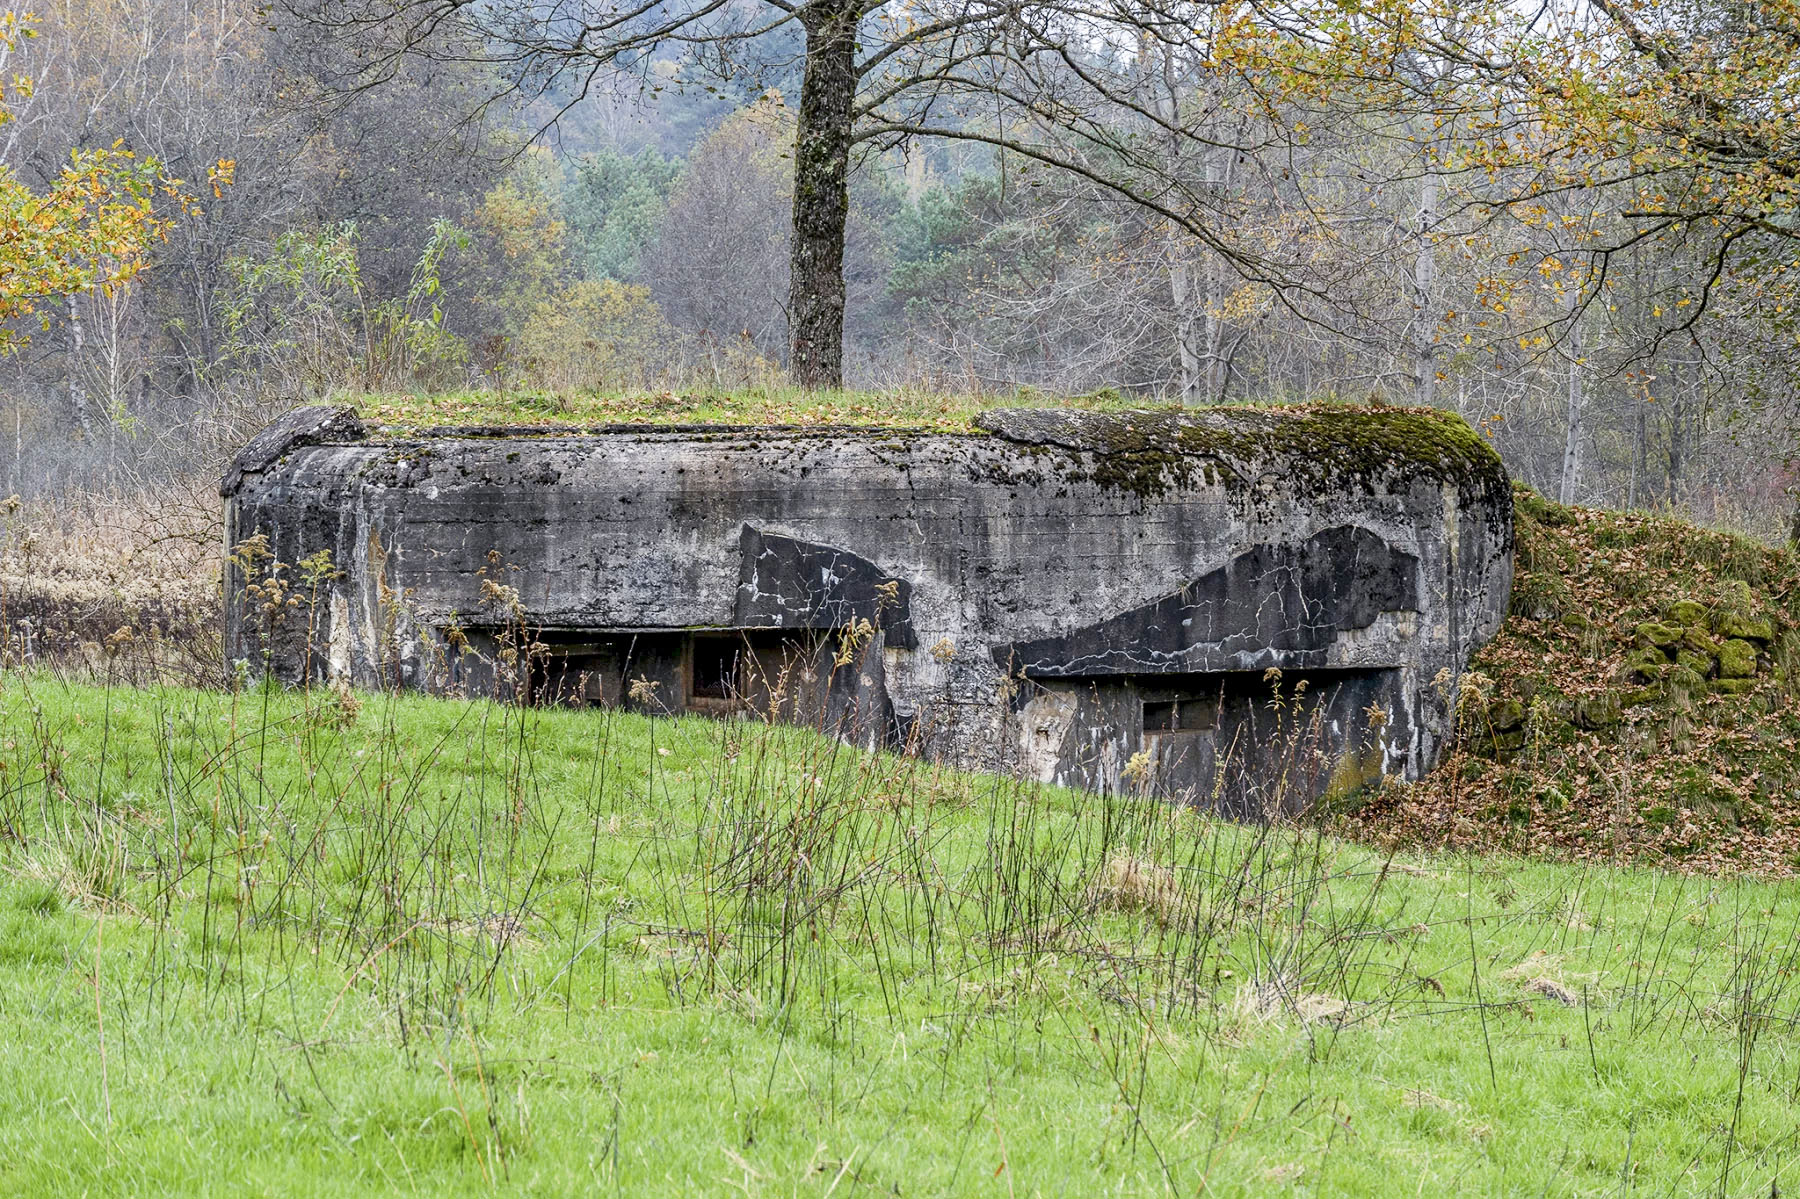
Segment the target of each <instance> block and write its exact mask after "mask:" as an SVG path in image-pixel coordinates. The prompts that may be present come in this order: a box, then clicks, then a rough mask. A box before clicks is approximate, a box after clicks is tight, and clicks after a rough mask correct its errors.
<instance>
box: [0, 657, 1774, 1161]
mask: <svg viewBox="0 0 1800 1199" xmlns="http://www.w3.org/2000/svg"><path fill="white" fill-rule="evenodd" d="M0 682H3V686H0V955H3V956H4V960H5V964H6V969H5V971H4V972H3V973H0V1010H3V1011H4V1012H5V1016H6V1020H7V1022H8V1025H9V1028H8V1034H7V1036H6V1037H5V1038H4V1039H3V1040H0V1188H4V1190H5V1191H7V1192H9V1193H16V1194H73V1193H89V1194H118V1195H145V1194H158V1193H180V1194H203V1193H230V1194H240V1193H267V1194H282V1195H310V1194H321V1195H326V1194H329V1195H338V1194H365V1193H382V1194H386V1193H394V1192H413V1191H416V1192H418V1193H422V1194H448V1193H463V1192H468V1193H478V1192H485V1191H489V1190H498V1191H502V1192H508V1191H510V1192H521V1193H523V1192H529V1193H573V1192H576V1191H581V1192H584V1193H602V1194H612V1193H617V1194H647V1193H666V1194H674V1193H693V1192H705V1193H719V1194H725V1193H734V1192H736V1193H750V1194H767V1195H777V1194H783V1195H785V1194H796V1193H798V1194H818V1195H826V1194H835V1195H849V1194H855V1193H871V1194H873V1193H882V1194H896V1193H897V1194H902V1195H907V1194H912V1195H919V1194H993V1195H1009V1196H1012V1195H1031V1194H1044V1195H1057V1194H1062V1195H1087V1194H1100V1193H1105V1194H1162V1193H1178V1194H1219V1195H1225V1194H1244V1193H1259V1194H1260V1193H1281V1192H1287V1193H1296V1194H1334V1195H1341V1194H1401V1193H1406V1194H1412V1193H1423V1194H1448V1193H1458V1194H1494V1195H1499V1194H1515V1193H1531V1194H1552V1195H1568V1194H1595V1195H1597V1194H1640V1193H1641V1194H1646V1195H1650V1194H1691V1193H1698V1192H1709V1193H1719V1194H1731V1195H1740V1194H1741V1195H1757V1196H1762V1195H1767V1194H1769V1193H1770V1188H1771V1185H1772V1183H1776V1182H1779V1184H1780V1185H1781V1187H1782V1189H1783V1190H1787V1189H1791V1188H1790V1184H1791V1182H1792V1181H1793V1179H1794V1177H1795V1173H1796V1171H1795V1169H1794V1166H1793V1164H1792V1163H1793V1162H1794V1161H1795V1158H1796V1154H1800V1143H1797V1142H1796V1131H1797V1129H1800V1121H1797V1120H1796V1117H1795V1115H1794V1106H1793V1100H1794V1098H1795V1091H1796V1087H1797V1085H1800V1082H1797V1079H1800V1037H1797V1035H1796V1031H1795V1027H1794V1020H1795V1018H1796V1017H1797V1016H1800V987H1797V986H1796V984H1795V982H1794V968H1795V966H1796V964H1800V903H1796V900H1797V899H1800V893H1797V885H1796V884H1794V883H1790V882H1757V881H1747V880H1738V879H1729V878H1708V879H1698V878H1684V877H1679V876H1674V875H1668V874H1660V873H1655V872H1652V871H1648V870H1643V869H1622V868H1613V867H1604V866H1597V865H1596V866H1583V865H1549V864H1536V863H1527V862H1523V861H1518V860H1511V859H1504V858H1490V859H1483V858H1477V857H1470V856H1456V855H1450V854H1445V855H1441V856H1416V857H1405V858H1388V857H1384V856H1382V855H1381V854H1380V853H1379V852H1377V851H1373V850H1370V849H1367V848H1362V847H1357V846H1354V845H1351V844H1347V843H1342V842H1337V841H1334V840H1330V839H1328V838H1325V837H1323V836H1321V835H1320V834H1319V833H1318V832H1316V831H1314V830H1310V829H1306V828H1274V829H1248V828H1241V827H1233V826H1227V825H1221V824H1218V823H1214V822H1211V821H1208V820H1205V819H1201V818H1198V817H1196V816H1194V815H1193V814H1191V813H1188V812H1183V811H1175V810H1172V809H1169V808H1167V807H1164V806H1162V805H1160V804H1154V803H1142V802H1137V801H1133V800H1130V799H1124V798H1119V797H1111V798H1107V797H1099V796H1092V795H1083V794H1075V793H1067V792H1060V791H1044V790H1038V789H1035V788H1030V787H1027V786H1024V785H1021V784H1016V783H1009V782H1002V781H997V780H993V779H988V778H981V777H971V776H964V775H959V774H956V773H954V772H950V771H946V770H937V769H932V768H929V767H925V766H921V765H918V764H913V763H907V762H903V761H899V760H896V759H893V758H888V757H869V756H864V755H861V754H859V753H857V752H855V751H853V750H850V749H847V748H845V747H842V746H840V745H838V744H837V743H835V742H831V741H828V740H825V739H822V738H819V737H816V736H813V735H811V734H809V733H807V732H806V731H804V730H796V729H784V728H770V727H766V726H762V725H759V724H751V723H741V722H734V723H727V722H709V721H704V720H689V719H683V720H661V719H659V720H650V719H647V718H641V717H636V716H630V715H624V714H617V713H598V712H592V713H590V712H550V711H520V710H517V709H509V708H505V707H500V706H496V705H492V704H485V703H464V702H450V701H431V700H423V699H393V698H388V697H371V696H360V697H359V696H354V695H349V694H343V693H335V692H329V691H322V692H314V693H312V694H310V695H296V694H282V693H265V692H261V691H250V692H246V693H241V694H237V695H226V694H217V693H209V692H198V691H185V690H175V689H163V690H146V691H135V690H128V689H123V688H115V689H110V690H109V689H104V688H96V687H87V686H74V685H70V684H64V683H61V682H57V681H54V680H51V679H49V678H46V677H44V676H41V675H39V676H32V675H20V674H16V673H15V674H10V675H6V676H4V677H3V678H0Z"/></svg>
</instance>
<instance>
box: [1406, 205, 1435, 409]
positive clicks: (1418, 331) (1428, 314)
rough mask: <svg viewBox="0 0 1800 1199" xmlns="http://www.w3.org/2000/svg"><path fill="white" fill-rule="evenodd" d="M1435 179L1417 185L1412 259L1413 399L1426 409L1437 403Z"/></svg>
mask: <svg viewBox="0 0 1800 1199" xmlns="http://www.w3.org/2000/svg"><path fill="white" fill-rule="evenodd" d="M1437 192H1438V183H1437V176H1435V175H1426V176H1425V179H1424V181H1423V182H1422V183H1421V184H1420V186H1419V216H1418V227H1419V253H1418V256H1417V257H1416V258H1414V259H1413V278H1412V289H1413V378H1414V383H1413V396H1414V398H1415V399H1416V400H1417V401H1418V402H1419V404H1421V405H1422V406H1424V407H1426V408H1430V407H1432V406H1434V405H1435V404H1436V403H1437V341H1436V337H1437V321H1436V319H1435V318H1434V314H1433V312H1432V308H1431V293H1432V290H1433V288H1434V287H1435V286H1436V284H1437V258H1436V257H1435V256H1434V255H1433V254H1432V245H1431V231H1432V229H1433V228H1434V227H1435V226H1436V224H1437Z"/></svg>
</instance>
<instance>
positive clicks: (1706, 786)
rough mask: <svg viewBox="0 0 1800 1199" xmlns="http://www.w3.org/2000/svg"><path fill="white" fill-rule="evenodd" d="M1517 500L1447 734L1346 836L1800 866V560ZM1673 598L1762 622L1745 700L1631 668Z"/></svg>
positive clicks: (1354, 818) (1730, 541) (1682, 861)
mask: <svg viewBox="0 0 1800 1199" xmlns="http://www.w3.org/2000/svg"><path fill="white" fill-rule="evenodd" d="M1515 499H1516V508H1517V513H1518V538H1519V544H1518V569H1517V577H1516V580H1515V583H1514V588H1513V598H1512V607H1511V612H1510V614H1509V616H1508V618H1507V620H1506V623H1505V624H1504V626H1503V627H1502V629H1501V631H1500V633H1499V635H1498V636H1497V637H1496V638H1495V639H1494V641H1493V642H1492V643H1490V644H1489V645H1488V646H1486V647H1485V648H1484V649H1482V650H1481V651H1480V652H1479V653H1478V654H1477V655H1476V656H1475V659H1474V661H1473V663H1472V664H1471V671H1470V673H1469V674H1468V675H1466V676H1465V678H1464V680H1463V683H1462V687H1461V694H1460V696H1459V701H1458V702H1459V713H1460V717H1459V728H1460V732H1459V736H1458V738H1457V741H1456V744H1455V745H1454V746H1453V748H1452V750H1451V752H1450V753H1449V755H1448V758H1447V760H1446V761H1445V762H1444V764H1443V765H1442V766H1440V768H1439V769H1438V770H1437V771H1436V772H1434V773H1433V774H1432V775H1431V776H1430V777H1429V778H1427V779H1425V780H1424V781H1422V782H1420V783H1418V784H1416V785H1412V786H1394V785H1390V786H1388V787H1386V788H1384V789H1383V790H1382V791H1381V792H1380V793H1379V794H1377V795H1376V796H1374V797H1373V798H1372V799H1370V801H1369V802H1367V803H1366V804H1364V805H1363V806H1362V807H1361V808H1360V809H1358V810H1357V811H1355V812H1352V813H1350V814H1348V815H1347V816H1345V817H1343V819H1344V820H1345V822H1346V824H1347V826H1348V831H1350V832H1351V833H1352V834H1353V835H1357V836H1360V837H1364V838H1368V839H1371V840H1374V841H1376V842H1378V843H1381V844H1385V845H1392V846H1407V847H1434V848H1435V847H1450V848H1471V849H1495V848H1500V849H1506V850H1510V851H1514V852H1521V853H1529V854H1534V855H1548V856H1552V857H1557V858H1566V859H1580V860H1596V861H1639V862H1646V863H1653V864H1656V865H1660V866H1664V867H1671V868H1675V869H1680V870H1684V871H1707V872H1713V871H1737V872H1749V873H1755V874H1762V875H1788V874H1793V873H1795V872H1796V871H1797V870H1800V753H1797V752H1796V749H1797V740H1800V715H1797V711H1796V704H1795V699H1796V690H1797V688H1796V671H1797V670H1800V560H1797V559H1796V557H1795V555H1793V554H1791V553H1788V552H1786V551H1783V550H1776V549H1771V548H1769V547H1768V546H1765V545H1761V544H1758V543H1756V542H1753V541H1749V540H1747V539H1745V538H1741V537H1735V536H1732V535H1729V534H1724V533H1716V532H1712V531H1709V530H1705V529H1701V528H1697V527H1695V526H1693V525H1691V524H1688V523H1686V522H1683V521H1680V520H1677V519H1674V518H1671V517H1666V516H1656V515H1648V514H1643V513H1622V512H1607V511H1596V510H1590V509H1582V508H1566V507H1562V506H1560V505H1557V504H1552V503H1549V502H1547V501H1545V500H1543V499H1542V498H1541V497H1539V496H1537V495H1536V494H1535V493H1532V492H1530V491H1528V490H1526V489H1524V488H1520V489H1518V491H1517V494H1516V496H1515ZM1682 601H1690V602H1691V603H1693V604H1698V605H1700V606H1701V608H1703V609H1704V610H1705V612H1706V613H1707V616H1706V620H1707V621H1709V622H1711V623H1712V625H1714V626H1715V627H1716V626H1717V625H1718V624H1719V623H1720V622H1721V621H1722V620H1723V619H1724V615H1725V614H1727V613H1730V614H1734V615H1736V616H1738V617H1742V618H1749V619H1756V620H1766V621H1767V622H1768V623H1769V624H1770V625H1771V626H1772V628H1773V633H1774V635H1773V637H1772V638H1770V639H1769V640H1768V642H1767V643H1766V644H1764V645H1762V646H1761V647H1760V648H1761V651H1762V652H1761V653H1760V654H1759V656H1758V669H1757V674H1756V676H1755V678H1754V679H1752V680H1750V681H1749V682H1748V683H1746V684H1743V685H1742V687H1743V690H1742V693H1737V694H1733V693H1727V689H1728V688H1732V687H1737V686H1739V685H1738V684H1734V683H1731V682H1729V681H1724V682H1722V681H1720V680H1718V679H1717V678H1712V677H1707V678H1699V679H1696V677H1694V676H1688V675H1682V674H1679V673H1678V672H1677V671H1676V668H1675V666H1674V665H1673V664H1671V665H1669V666H1667V667H1664V668H1660V670H1661V676H1662V677H1661V678H1660V679H1649V680H1647V679H1646V677H1645V676H1644V675H1642V674H1637V675H1634V674H1633V668H1634V665H1635V664H1636V663H1635V661H1634V655H1641V654H1642V652H1643V650H1644V647H1645V637H1644V636H1643V635H1642V634H1641V633H1640V629H1639V626H1640V625H1642V624H1644V623H1645V622H1666V621H1668V620H1669V613H1670V611H1671V608H1672V607H1674V606H1675V605H1677V604H1679V603H1681V602H1682ZM1677 611H1680V610H1679V609H1677ZM1687 611H1688V612H1690V613H1691V612H1693V611H1695V609H1692V608H1690V609H1688V610H1687ZM1716 672H1717V662H1716V660H1715V661H1714V670H1713V671H1712V672H1710V673H1714V674H1716ZM1515 721H1516V722H1517V723H1516V724H1515ZM1501 725H1505V726H1510V727H1508V728H1505V729H1501V728H1500V727H1499V726H1501ZM1521 741H1522V742H1523V744H1518V742H1521Z"/></svg>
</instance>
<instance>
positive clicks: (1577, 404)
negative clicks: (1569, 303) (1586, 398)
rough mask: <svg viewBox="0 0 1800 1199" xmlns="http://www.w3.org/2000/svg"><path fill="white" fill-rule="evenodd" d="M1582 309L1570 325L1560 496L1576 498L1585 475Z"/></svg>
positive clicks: (1567, 501) (1567, 500)
mask: <svg viewBox="0 0 1800 1199" xmlns="http://www.w3.org/2000/svg"><path fill="white" fill-rule="evenodd" d="M1582 365H1583V364H1582V361H1581V313H1580V312H1579V311H1577V312H1576V313H1575V315H1574V317H1573V318H1572V323H1571V324H1570V326H1569V436H1568V440H1567V441H1566V442H1564V443H1563V461H1562V487H1561V488H1560V489H1559V490H1558V493H1557V499H1559V500H1560V501H1561V502H1562V503H1565V504H1573V503H1574V502H1575V485H1576V484H1577V483H1578V482H1579V481H1580V479H1581V372H1582Z"/></svg>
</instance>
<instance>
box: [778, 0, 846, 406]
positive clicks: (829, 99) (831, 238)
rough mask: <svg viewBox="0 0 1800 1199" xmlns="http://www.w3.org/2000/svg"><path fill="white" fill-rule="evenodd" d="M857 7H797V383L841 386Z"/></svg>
mask: <svg viewBox="0 0 1800 1199" xmlns="http://www.w3.org/2000/svg"><path fill="white" fill-rule="evenodd" d="M858 12H859V10H858V9H857V8H855V7H854V6H850V5H827V4H823V3H821V2H820V0H813V2H812V3H810V4H808V5H807V6H806V7H805V8H804V9H802V10H801V16H800V20H801V24H802V25H804V26H805V28H806V67H805V73H804V74H803V75H802V77H801V81H800V120H799V124H798V126H797V127H796V128H795V131H794V243H793V262H792V267H791V269H790V274H789V279H788V346H789V354H790V362H789V365H790V368H791V369H792V371H793V374H794V379H795V381H796V382H798V383H799V384H800V385H801V386H802V387H842V386H843V385H844V226H845V225H846V224H847V223H848V221H849V217H850V132H851V122H852V120H853V118H854V112H853V106H854V104H855V100H856V27H857V24H858V19H859V18H858Z"/></svg>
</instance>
